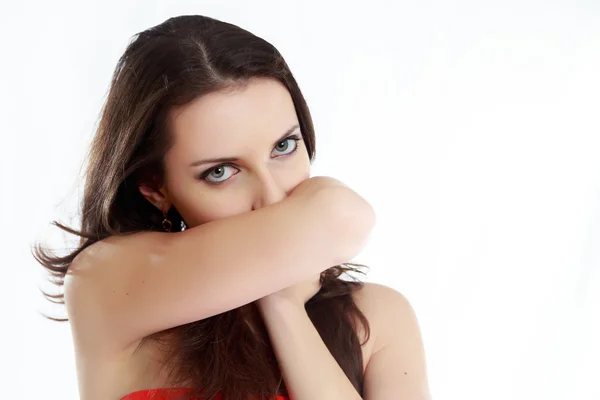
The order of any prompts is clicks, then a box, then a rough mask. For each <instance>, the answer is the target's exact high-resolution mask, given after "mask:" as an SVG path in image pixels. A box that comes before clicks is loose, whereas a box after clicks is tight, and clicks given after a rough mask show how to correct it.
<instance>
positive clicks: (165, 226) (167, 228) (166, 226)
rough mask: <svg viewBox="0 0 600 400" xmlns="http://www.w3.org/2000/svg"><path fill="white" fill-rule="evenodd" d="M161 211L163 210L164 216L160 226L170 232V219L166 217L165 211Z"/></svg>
mask: <svg viewBox="0 0 600 400" xmlns="http://www.w3.org/2000/svg"><path fill="white" fill-rule="evenodd" d="M162 212H163V216H164V219H163V222H162V227H163V229H164V230H165V232H171V226H172V225H173V224H171V221H169V220H168V219H167V211H165V210H162Z"/></svg>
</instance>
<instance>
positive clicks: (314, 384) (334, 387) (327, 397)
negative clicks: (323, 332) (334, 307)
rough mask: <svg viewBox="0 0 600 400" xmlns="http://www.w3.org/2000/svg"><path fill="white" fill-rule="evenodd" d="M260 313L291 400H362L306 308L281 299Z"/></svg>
mask: <svg viewBox="0 0 600 400" xmlns="http://www.w3.org/2000/svg"><path fill="white" fill-rule="evenodd" d="M263 300H264V299H263ZM261 312H262V316H263V319H264V322H265V325H266V327H267V330H268V332H269V337H270V339H271V343H272V345H273V348H274V351H275V354H276V357H277V360H278V361H279V366H280V369H281V372H282V374H283V378H284V380H285V383H286V387H287V389H288V392H289V395H290V399H291V400H315V399H319V400H355V399H356V400H358V399H361V397H360V394H359V393H358V392H357V391H356V389H355V388H354V386H353V385H352V383H351V382H350V381H349V380H348V378H347V377H346V374H345V373H344V371H343V370H342V369H341V367H340V366H339V365H338V363H337V361H336V360H335V359H334V358H333V356H332V355H331V353H330V352H329V349H328V348H327V346H326V345H325V343H323V340H322V339H321V337H320V336H319V333H318V332H317V330H316V329H315V327H314V325H313V324H312V322H311V320H310V319H309V317H308V315H307V313H306V310H305V309H304V306H303V305H299V304H296V303H294V302H292V301H288V300H287V299H279V298H278V299H273V300H268V301H263V302H262V303H261Z"/></svg>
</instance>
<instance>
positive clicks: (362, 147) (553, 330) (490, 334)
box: [0, 0, 600, 400]
mask: <svg viewBox="0 0 600 400" xmlns="http://www.w3.org/2000/svg"><path fill="white" fill-rule="evenodd" d="M0 7H1V8H0V14H1V15H2V16H3V18H2V19H3V22H2V25H1V26H0V40H1V42H2V43H1V48H0V52H1V53H0V54H1V57H2V58H1V63H0V68H1V70H0V72H1V74H0V79H1V81H0V83H1V85H2V86H1V88H2V89H1V90H0V96H1V101H2V103H1V107H0V112H1V124H0V135H1V144H2V152H1V153H0V155H1V157H0V159H1V163H2V164H1V166H2V169H1V175H0V176H1V178H2V182H1V186H0V190H1V191H2V195H1V196H0V201H1V203H0V211H1V212H2V214H1V215H0V222H1V225H0V226H1V229H0V232H1V235H2V240H1V245H2V254H1V255H0V263H2V269H1V272H2V282H3V288H2V292H1V295H0V296H1V298H0V300H1V302H0V304H1V305H0V307H1V309H0V311H1V314H0V315H1V318H2V328H1V329H0V335H1V340H0V351H1V353H0V360H1V361H0V362H1V367H2V371H1V373H0V383H1V390H3V391H7V392H8V393H3V394H2V395H0V397H1V398H3V399H5V398H6V399H9V398H10V399H45V400H52V399H61V400H63V399H77V398H78V396H77V386H76V378H75V369H74V363H73V348H72V345H71V338H70V331H69V326H68V324H67V323H62V324H61V323H54V322H49V321H46V320H44V319H43V318H42V317H41V316H39V314H38V313H39V312H40V311H45V312H48V311H50V312H53V313H54V315H60V309H58V310H57V309H53V308H50V307H49V306H48V304H47V303H46V302H44V301H43V299H42V297H41V295H40V294H39V293H38V292H37V286H36V285H38V284H39V282H40V281H41V277H40V267H39V266H38V265H37V264H36V263H35V261H34V260H33V258H32V257H31V256H30V253H29V246H30V245H31V244H32V243H33V241H34V240H36V239H47V240H50V242H51V244H54V245H55V246H58V248H60V247H61V246H62V245H63V242H62V236H61V235H60V234H59V232H60V231H59V229H58V228H51V227H50V225H49V222H50V221H51V220H54V219H59V220H61V221H63V222H66V223H75V222H76V219H75V217H76V212H77V200H78V196H79V194H80V191H81V187H79V186H77V185H78V179H79V176H80V167H81V163H82V161H83V157H84V155H85V151H86V149H87V146H88V144H89V141H90V139H91V137H92V134H93V130H94V126H95V123H96V120H97V118H98V115H99V111H100V108H101V106H102V103H103V101H104V98H105V94H106V91H107V90H108V85H109V81H110V77H111V74H112V71H113V68H114V66H115V64H116V62H117V59H118V57H119V56H120V55H121V54H122V52H123V51H124V49H125V47H126V45H127V43H128V41H129V39H130V38H131V36H132V35H134V34H135V33H137V32H139V31H142V30H144V29H146V28H149V27H150V26H153V25H156V24H158V23H161V22H163V21H164V20H165V19H167V18H168V17H171V16H175V15H180V14H205V15H209V16H212V17H215V18H218V19H223V20H225V21H228V22H233V23H235V24H238V25H240V26H242V27H243V28H246V29H248V30H250V31H252V32H254V33H255V34H257V35H259V36H261V37H263V38H265V39H267V40H268V41H270V42H271V43H273V44H274V45H275V46H276V47H277V48H278V49H279V50H280V51H281V52H282V53H283V55H284V56H285V57H286V59H287V61H288V63H289V64H290V66H291V68H292V70H293V72H294V74H295V75H296V78H297V80H298V81H299V83H300V86H301V88H302V89H303V91H304V94H305V96H306V98H307V101H308V103H309V106H310V107H311V110H312V113H313V116H314V120H315V125H316V131H317V161H316V163H315V165H314V174H327V175H333V176H335V177H337V178H340V179H341V180H342V181H345V182H347V183H348V184H349V185H350V186H351V187H353V188H355V189H356V190H357V191H358V192H359V193H361V194H363V195H364V196H365V197H366V198H367V199H368V200H369V201H371V203H372V204H373V205H374V207H375V209H376V212H377V214H378V225H377V227H376V229H375V231H374V233H373V236H372V238H371V241H370V243H369V245H368V247H367V248H366V249H365V252H364V253H363V254H362V255H361V256H360V257H359V258H358V259H357V260H356V261H358V262H363V263H366V264H368V265H369V266H370V267H371V271H370V274H369V277H368V280H370V281H374V282H381V283H385V284H387V285H390V286H392V287H394V288H396V289H398V290H400V291H401V292H402V293H404V294H405V295H406V296H407V297H408V298H409V300H410V301H411V303H412V304H413V306H414V308H415V310H416V312H417V315H418V317H419V321H420V325H421V329H422V332H423V336H424V340H425V346H426V351H427V360H428V365H429V376H430V384H431V390H432V394H433V397H434V399H437V400H446V399H448V400H459V399H460V400H481V399H487V400H496V399H498V400H500V399H502V400H505V399H518V400H534V399H535V400H558V399H560V400H567V399H577V400H592V399H595V400H598V399H600V243H599V242H600V156H599V153H600V2H597V1H594V0H588V1H584V0H580V1H550V0H546V1H506V0H504V1H466V0H457V1H439V0H432V1H423V0H420V1H403V2H398V1H394V2H392V1H388V2H385V1H375V0H372V1H369V2H360V3H359V2H356V3H352V2H346V1H344V2H342V1H324V0H322V1H318V2H316V1H302V2H300V1H270V2H267V1H250V2H246V1H187V2H184V1H176V2H173V1H149V0H146V1H137V2H134V1H129V2H127V1H123V0H120V1H118V2H117V1H102V2H100V1H97V2H82V1H79V2H71V3H67V2H65V1H52V2H46V1H44V2H42V1H38V2H36V3H33V2H18V3H17V2H16V1H14V0H13V2H4V1H3V2H2V5H1V6H0ZM398 334H399V335H402V332H399V333H398ZM375 400H377V399H375ZM399 400H402V399H399Z"/></svg>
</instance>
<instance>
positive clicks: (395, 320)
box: [354, 283, 430, 400]
mask: <svg viewBox="0 0 600 400" xmlns="http://www.w3.org/2000/svg"><path fill="white" fill-rule="evenodd" d="M354 298H355V302H356V304H357V306H358V307H359V309H360V310H361V311H362V312H363V314H364V315H365V317H366V318H367V320H368V321H369V326H370V330H371V338H370V339H369V342H372V343H371V348H370V352H369V353H368V355H367V357H368V360H366V362H365V364H366V367H365V399H367V400H369V399H397V398H401V399H407V400H408V399H410V400H428V399H430V394H429V388H428V379H427V367H426V361H425V350H424V346H423V341H422V337H421V332H420V329H419V325H418V322H417V317H416V315H415V312H414V310H413V307H412V306H411V304H410V303H409V301H408V300H407V298H406V297H405V296H404V295H402V294H401V293H400V292H398V291H397V290H395V289H393V288H390V287H388V286H385V285H381V284H375V283H365V284H364V286H363V287H362V288H361V289H360V290H357V291H356V293H355V295H354Z"/></svg>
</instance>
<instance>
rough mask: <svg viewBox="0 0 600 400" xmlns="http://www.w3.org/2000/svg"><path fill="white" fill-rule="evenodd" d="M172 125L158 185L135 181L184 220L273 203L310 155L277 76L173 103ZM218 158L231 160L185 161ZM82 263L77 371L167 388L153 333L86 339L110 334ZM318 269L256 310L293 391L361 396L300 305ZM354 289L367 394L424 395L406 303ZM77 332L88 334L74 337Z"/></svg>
mask: <svg viewBox="0 0 600 400" xmlns="http://www.w3.org/2000/svg"><path fill="white" fill-rule="evenodd" d="M169 124H170V130H171V132H172V134H173V135H174V146H173V147H172V148H171V149H170V151H169V152H168V153H167V154H166V156H165V160H164V161H165V172H166V176H165V179H164V182H163V184H162V186H160V187H153V186H151V185H142V186H140V187H139V190H140V193H142V195H143V196H144V197H145V198H146V199H147V200H148V201H150V202H151V203H152V204H153V205H154V206H156V207H157V208H158V209H160V210H168V209H169V208H170V207H173V206H174V207H176V209H177V210H178V211H179V212H180V214H181V215H182V217H183V219H184V221H185V223H186V225H187V226H188V227H195V226H198V225H201V224H204V223H207V222H210V221H215V220H218V219H222V218H226V217H229V216H234V215H237V214H242V213H247V212H249V211H253V210H259V209H261V208H263V207H268V206H270V205H273V204H275V203H278V202H280V201H282V200H283V199H285V198H286V197H287V196H288V195H289V194H290V192H292V191H293V190H294V189H295V188H296V187H297V186H298V185H299V184H300V183H301V182H303V181H305V180H306V179H308V178H309V176H310V160H309V156H308V153H307V151H306V148H305V146H304V143H303V141H302V140H301V138H302V137H301V135H302V132H300V130H299V128H298V127H297V125H298V118H297V116H296V112H295V108H294V105H293V102H292V99H291V96H290V95H289V93H288V91H287V89H286V88H285V87H284V86H283V85H281V84H280V83H278V82H276V81H273V80H269V79H254V80H252V81H250V82H249V83H248V84H247V85H245V86H241V87H237V88H234V89H232V90H227V91H222V92H215V93H211V94H208V95H206V96H203V97H201V98H199V99H197V100H195V101H193V102H191V103H189V104H186V105H184V106H181V107H178V108H175V109H173V110H171V113H170V118H169ZM221 157H229V158H233V159H232V160H229V161H227V162H226V163H224V162H222V161H221V162H219V161H213V162H208V163H203V164H201V165H196V166H191V165H192V164H193V163H195V162H197V161H199V160H205V159H214V158H221ZM174 228H175V229H176V228H177V227H174ZM291 229H293V227H292V228H291ZM165 235H166V234H165ZM169 235H171V234H169ZM222 240H223V241H227V240H228V238H227V237H223V238H222ZM235 245H236V243H231V246H235ZM347 261H349V260H347ZM86 264H88V263H86V262H80V263H79V265H78V266H77V272H78V274H79V276H80V278H78V279H79V282H83V283H80V284H79V288H78V286H77V285H76V284H71V289H70V291H71V293H72V294H71V298H72V299H73V301H72V302H71V307H70V311H69V316H70V318H71V320H72V324H73V329H75V330H76V329H80V328H78V327H81V326H85V329H87V331H86V332H89V333H86V334H85V335H83V334H82V335H74V338H75V339H74V340H75V341H76V348H78V349H81V350H80V351H81V353H82V354H90V356H88V357H81V360H82V361H81V362H79V363H78V369H81V370H82V371H80V375H81V376H93V377H94V379H93V380H94V382H93V383H90V385H92V384H93V385H100V386H103V385H102V384H101V383H99V382H100V381H102V382H112V383H113V388H112V389H111V390H113V391H114V392H111V393H115V392H116V393H123V394H126V393H129V392H131V391H134V390H139V389H143V388H156V387H168V386H169V383H168V380H167V378H166V377H165V376H162V375H161V374H160V366H159V363H158V362H157V360H158V359H159V351H158V349H157V348H155V347H154V345H153V343H152V342H147V344H145V345H144V346H142V347H141V348H140V349H138V351H137V352H135V353H133V352H132V349H134V348H136V347H137V344H138V343H133V344H132V345H131V346H129V347H128V348H126V349H121V348H120V347H118V346H117V347H116V348H117V349H119V350H115V351H114V352H110V351H108V352H107V351H101V352H98V351H94V350H93V348H88V347H89V346H90V345H88V344H87V343H94V342H96V341H95V340H91V339H90V336H93V335H94V332H104V333H102V334H100V333H98V335H101V336H102V339H103V340H104V341H106V340H107V339H106V338H108V336H107V335H106V332H105V328H103V327H102V326H103V325H102V324H103V322H99V321H97V320H94V319H91V320H90V319H89V318H91V317H89V316H90V315H96V314H95V313H90V308H93V307H98V306H97V304H98V302H97V301H96V300H94V298H93V297H91V296H92V295H90V294H89V293H91V292H93V291H90V290H88V289H87V288H86V287H85V286H84V285H85V281H86V280H85V274H86V273H87V272H86V268H90V269H91V263H89V264H90V265H86ZM96 270H98V269H96ZM81 277H83V278H81ZM107 277H108V275H107ZM317 278H318V276H315V277H314V279H310V280H308V281H305V282H300V283H298V284H295V285H292V286H290V287H287V288H284V289H282V290H279V291H276V292H274V293H271V294H270V295H267V296H265V297H262V298H260V299H259V300H258V305H259V309H260V311H261V315H262V318H263V320H264V321H265V324H266V326H267V329H268V331H269V335H270V339H271V342H272V344H273V347H274V350H275V353H276V355H277V358H278V360H279V362H280V365H281V369H282V373H283V376H284V379H285V382H286V385H287V387H288V390H289V391H290V393H291V398H292V399H294V400H314V399H320V400H334V399H336V400H338V399H344V400H347V399H360V398H361V397H360V396H359V394H358V393H357V392H356V391H355V389H354V388H353V386H352V385H351V384H350V382H349V381H348V379H347V378H346V376H345V375H344V373H343V372H342V370H341V368H340V367H339V366H338V364H337V362H336V361H335V359H333V357H332V356H331V354H330V353H329V351H328V349H327V348H326V346H325V345H324V343H323V342H322V340H321V339H320V336H319V334H318V332H317V331H316V329H315V328H314V326H313V325H312V323H311V322H310V319H309V318H308V316H307V315H306V312H305V310H304V303H305V302H306V301H307V300H308V299H310V298H311V297H312V296H313V295H314V294H315V293H316V292H317V291H318V289H319V286H318V279H317ZM106 279H108V278H106ZM74 281H75V280H74ZM91 281H92V280H88V282H91ZM146 282H147V283H146V284H148V281H146ZM86 296H87V297H89V299H88V298H86ZM354 298H355V301H356V304H357V305H358V307H359V308H360V309H361V310H362V311H363V313H364V314H365V316H366V317H367V319H368V321H369V323H370V327H371V336H370V339H369V340H368V341H367V343H366V344H365V345H364V346H363V348H362V352H363V369H364V371H365V394H364V398H365V399H369V400H387V399H390V400H391V399H402V400H424V399H428V398H429V394H428V389H427V379H426V371H425V357H424V351H423V345H422V342H421V336H420V332H419V329H418V325H417V321H416V318H415V316H414V312H413V310H412V308H411V306H410V304H409V303H408V302H407V301H406V299H405V298H404V297H403V296H402V295H401V294H400V293H398V292H396V291H395V290H393V289H390V288H387V287H385V286H382V285H376V284H369V283H366V284H365V286H364V288H363V289H362V290H359V291H357V292H356V293H355V294H354ZM88 304H89V305H88ZM95 304H96V305H95ZM80 310H81V311H80ZM98 315H101V314H98ZM78 320H79V321H81V322H77V321H78ZM91 325H93V326H92V327H91V328H90V326H91ZM109 325H110V324H109ZM363 335H364V333H363V332H359V336H363ZM78 337H81V338H83V337H85V338H87V340H88V342H86V343H83V340H81V343H77V341H78V339H77V338H78ZM92 339H93V338H92ZM107 348H108V347H107ZM87 363H89V366H88V364H87ZM97 365H102V366H106V369H105V370H104V369H102V368H105V367H102V368H100V369H99V367H97ZM86 368H89V371H90V372H87V371H85V370H86ZM114 371H119V373H118V374H116V375H115V372H114ZM102 376H104V377H105V378H104V379H103V378H102ZM115 376H118V380H119V381H118V382H115ZM80 385H83V386H82V387H86V386H87V385H88V383H87V382H82V383H80ZM92 392H94V391H92ZM103 398H104V397H103Z"/></svg>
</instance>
